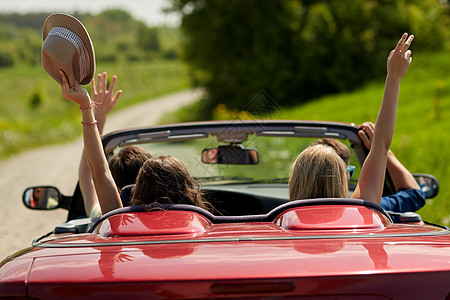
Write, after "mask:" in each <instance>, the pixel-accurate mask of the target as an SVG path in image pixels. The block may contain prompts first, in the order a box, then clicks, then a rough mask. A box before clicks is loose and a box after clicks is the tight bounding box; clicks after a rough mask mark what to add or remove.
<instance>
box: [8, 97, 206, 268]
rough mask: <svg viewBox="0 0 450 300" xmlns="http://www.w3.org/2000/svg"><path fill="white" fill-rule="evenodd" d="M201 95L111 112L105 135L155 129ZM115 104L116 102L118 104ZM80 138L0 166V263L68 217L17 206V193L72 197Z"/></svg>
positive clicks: (19, 202) (19, 196)
mask: <svg viewBox="0 0 450 300" xmlns="http://www.w3.org/2000/svg"><path fill="white" fill-rule="evenodd" d="M201 93H202V92H201V90H192V91H184V92H180V93H176V94H172V95H168V96H165V97H161V98H158V99H154V100H152V101H148V102H145V103H143V104H139V105H136V106H134V107H131V108H128V109H126V110H121V111H119V112H117V113H114V112H112V113H111V115H110V116H109V119H108V120H107V123H106V127H105V130H104V132H105V133H107V132H110V131H113V130H117V129H122V128H126V127H139V126H145V125H151V124H155V123H156V122H157V120H158V118H159V116H161V115H162V114H164V113H167V112H170V111H172V110H175V109H177V108H179V107H181V106H184V105H186V104H189V103H192V102H193V101H196V100H198V99H200V97H201ZM119 101H120V100H119ZM81 149H82V141H81V137H80V138H79V139H77V140H75V141H72V142H70V143H67V144H63V145H57V146H49V147H43V148H39V149H36V150H33V151H29V152H25V153H22V154H19V155H17V156H14V157H12V158H10V159H8V160H6V161H3V162H0V190H1V191H2V192H1V197H0V207H1V209H0V260H1V259H3V258H4V257H6V256H7V255H9V254H12V253H13V252H15V251H17V250H19V249H21V248H24V247H27V246H29V245H30V243H31V241H32V240H33V239H35V238H37V237H39V236H41V235H43V234H45V233H47V232H49V231H51V230H52V229H53V228H54V226H55V225H57V224H60V223H63V222H64V221H65V219H66V216H67V211H66V210H63V209H57V210H53V211H33V210H30V209H27V208H25V206H23V204H22V200H21V199H22V193H23V191H24V189H25V188H26V187H29V186H33V185H53V186H56V187H57V188H59V190H60V191H61V192H62V193H63V194H66V195H71V194H72V193H73V190H74V189H75V185H76V181H77V171H78V163H79V158H80V154H81Z"/></svg>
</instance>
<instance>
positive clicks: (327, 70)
mask: <svg viewBox="0 0 450 300" xmlns="http://www.w3.org/2000/svg"><path fill="white" fill-rule="evenodd" d="M171 5H172V6H171V10H172V11H174V12H178V13H180V14H181V16H182V23H181V28H182V31H183V33H184V34H185V35H186V36H185V39H184V50H185V52H184V55H185V58H186V60H187V62H188V63H189V64H190V66H191V76H192V80H193V83H194V85H196V86H203V87H205V88H206V89H207V91H208V94H207V95H208V96H207V99H206V102H205V104H206V105H205V106H204V107H203V110H202V111H200V113H201V115H202V118H209V117H211V114H212V112H213V110H214V108H215V107H216V106H217V105H218V104H220V103H224V104H226V106H227V107H229V108H231V109H242V108H243V107H245V106H246V103H248V102H249V101H252V99H254V97H255V96H257V95H258V94H259V93H261V91H264V92H265V93H267V94H268V95H270V96H271V97H272V98H273V99H275V101H276V102H277V103H278V104H279V105H282V106H286V105H296V104H300V103H303V102H306V101H308V100H310V99H313V98H316V97H319V96H322V95H325V94H334V93H339V92H342V91H351V90H354V89H356V88H358V87H361V86H362V85H363V84H364V83H367V82H368V81H370V80H372V79H374V78H382V77H384V76H385V75H384V74H385V62H386V57H387V55H388V53H389V50H390V49H393V48H394V47H395V44H396V42H397V41H398V39H399V38H400V36H401V34H402V33H403V32H409V33H413V34H415V36H416V37H417V38H416V40H415V42H414V45H413V48H414V50H416V49H417V50H420V51H425V50H426V51H436V50H440V49H443V48H445V47H446V46H447V45H446V41H447V40H448V35H449V27H448V15H447V4H444V3H440V2H439V1H438V0H409V1H406V0H389V1H388V0H351V1H341V0H317V1H312V0H280V1H271V0H248V1H245V2H242V1H238V0H212V1H204V0H171Z"/></svg>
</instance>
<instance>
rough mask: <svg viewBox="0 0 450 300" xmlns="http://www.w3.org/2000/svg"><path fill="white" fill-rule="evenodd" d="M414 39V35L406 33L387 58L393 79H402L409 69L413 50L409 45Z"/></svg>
mask: <svg viewBox="0 0 450 300" xmlns="http://www.w3.org/2000/svg"><path fill="white" fill-rule="evenodd" d="M413 39H414V35H410V36H409V37H408V34H407V33H404V34H403V35H402V37H401V38H400V40H399V41H398V43H397V46H396V47H395V49H394V50H392V51H391V53H390V54H389V56H388V59H387V72H388V76H390V77H392V79H395V80H399V81H401V80H402V78H403V76H405V74H406V72H407V71H408V69H409V66H410V64H411V61H412V57H411V54H412V52H411V50H409V47H410V46H411V43H412V41H413Z"/></svg>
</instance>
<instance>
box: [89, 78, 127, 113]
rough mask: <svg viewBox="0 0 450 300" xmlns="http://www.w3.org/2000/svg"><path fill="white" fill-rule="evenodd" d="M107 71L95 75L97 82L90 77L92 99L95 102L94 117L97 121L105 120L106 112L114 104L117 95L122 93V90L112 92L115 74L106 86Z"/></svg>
mask: <svg viewBox="0 0 450 300" xmlns="http://www.w3.org/2000/svg"><path fill="white" fill-rule="evenodd" d="M107 77H108V76H107V73H106V72H103V74H98V75H97V84H95V80H94V79H92V81H91V87H92V100H93V101H94V102H95V110H94V113H95V118H96V119H97V120H99V121H105V119H106V116H107V115H108V113H109V112H110V111H111V110H112V109H113V108H114V106H116V104H117V101H118V100H119V96H120V95H121V94H122V90H119V91H117V92H116V93H115V94H114V88H115V86H116V81H117V76H115V75H114V76H113V78H112V79H111V84H110V85H109V88H107V85H108V80H107Z"/></svg>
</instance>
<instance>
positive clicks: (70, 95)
mask: <svg viewBox="0 0 450 300" xmlns="http://www.w3.org/2000/svg"><path fill="white" fill-rule="evenodd" d="M59 73H60V74H61V78H62V84H61V90H62V94H63V97H64V99H66V100H69V101H71V102H73V103H76V104H78V105H79V106H80V107H88V106H90V104H91V98H90V97H89V93H88V92H87V91H86V89H85V88H83V87H82V86H81V85H80V84H79V83H78V82H76V81H75V83H74V86H73V88H70V86H69V80H68V79H67V76H66V74H65V73H64V72H63V71H59Z"/></svg>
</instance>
